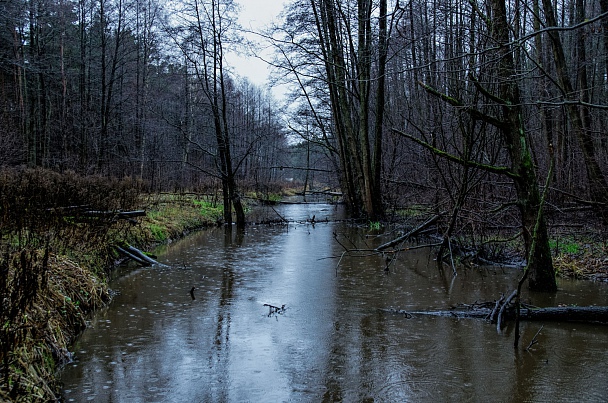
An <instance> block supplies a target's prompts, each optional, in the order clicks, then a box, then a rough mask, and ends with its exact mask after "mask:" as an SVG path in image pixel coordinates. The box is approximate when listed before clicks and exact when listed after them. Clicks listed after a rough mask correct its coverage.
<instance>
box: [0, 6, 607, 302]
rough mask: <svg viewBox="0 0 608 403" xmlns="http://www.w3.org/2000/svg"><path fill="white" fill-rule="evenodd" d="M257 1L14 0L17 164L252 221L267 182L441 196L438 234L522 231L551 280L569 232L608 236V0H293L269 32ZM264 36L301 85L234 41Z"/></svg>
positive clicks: (471, 245) (490, 237)
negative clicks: (233, 57)
mask: <svg viewBox="0 0 608 403" xmlns="http://www.w3.org/2000/svg"><path fill="white" fill-rule="evenodd" d="M239 12H240V7H239V3H238V2H236V1H233V0H180V1H176V2H165V1H162V0H56V1H48V0H6V1H2V2H0V28H1V29H0V105H1V106H0V166H1V167H2V168H3V169H4V170H7V171H9V170H13V171H14V170H17V171H18V172H19V170H21V171H23V172H26V171H25V170H26V169H44V170H48V171H53V172H58V173H63V174H67V175H68V177H75V178H78V181H83V180H84V179H82V178H86V177H89V178H93V177H95V178H107V179H110V178H114V179H117V180H123V179H124V178H128V180H129V181H132V182H128V183H137V189H138V191H139V190H142V191H144V190H145V192H149V193H154V192H156V193H160V192H176V193H179V192H192V193H196V194H201V195H203V194H215V195H218V198H219V199H220V200H221V201H222V203H221V206H222V208H223V210H222V220H223V222H225V223H231V222H236V224H237V225H238V226H240V227H243V226H245V223H246V216H245V212H246V211H245V210H246V207H244V202H243V198H244V197H245V196H246V195H247V194H250V193H255V194H257V195H265V197H266V198H268V195H269V194H270V193H278V192H280V190H281V189H285V188H298V189H299V191H301V192H304V193H306V192H321V191H322V192H332V194H338V193H339V194H341V197H342V198H341V201H342V202H343V203H344V204H345V205H346V206H347V209H348V212H349V215H350V217H352V218H354V219H360V220H363V221H367V222H379V221H390V220H395V219H397V218H399V217H402V216H403V214H405V212H407V211H414V210H423V211H425V212H427V213H428V214H429V217H431V216H435V217H438V218H440V220H439V224H437V228H438V229H439V233H440V236H441V239H442V242H441V245H440V252H439V255H441V254H442V252H441V251H446V250H448V249H449V251H450V253H452V251H453V250H456V249H458V248H460V250H461V251H463V253H464V251H466V250H471V249H474V250H476V252H475V253H476V254H478V255H479V256H480V257H484V258H486V259H488V260H491V259H492V258H493V257H495V256H497V255H498V254H500V252H501V251H503V250H504V248H506V247H508V245H510V243H512V242H517V243H519V244H521V257H522V260H524V261H526V262H527V266H526V267H527V270H526V276H527V279H528V281H529V286H530V288H531V289H535V290H539V291H549V292H554V291H556V289H557V288H556V282H555V268H554V264H553V258H552V249H551V248H552V244H551V240H550V238H551V235H552V234H555V233H556V232H558V231H562V230H568V231H569V230H572V229H574V230H577V231H578V230H580V231H582V230H584V229H593V230H595V232H594V234H596V235H595V236H596V239H594V240H595V241H597V242H600V243H603V244H604V245H605V243H606V238H605V235H603V238H601V239H599V238H597V234H602V233H603V231H602V229H605V225H606V224H608V182H607V181H608V180H607V176H608V135H607V133H606V126H607V125H608V104H607V102H606V101H607V99H608V1H606V0H586V1H585V0H554V1H552V0H485V1H481V0H432V1H421V0H409V1H402V0H390V1H389V0H357V1H354V0H344V1H339V0H309V1H304V2H303V1H295V0H292V1H289V2H287V3H286V6H285V8H284V10H283V12H282V13H281V15H280V18H279V19H277V20H275V21H274V22H273V23H272V24H270V25H268V26H266V27H265V28H264V29H263V30H260V31H258V32H251V31H249V30H248V29H247V28H246V27H242V26H239V24H238V16H239ZM262 49H266V50H268V49H270V50H271V54H272V56H271V57H269V58H268V57H265V61H266V62H267V63H268V64H269V65H270V66H271V67H272V71H273V73H272V80H271V82H269V85H268V86H269V87H270V86H272V85H282V86H285V88H288V91H287V95H286V97H285V99H280V100H277V99H275V98H273V96H272V93H271V91H269V88H261V87H259V86H256V85H254V84H252V83H251V82H249V81H248V80H247V79H245V78H242V77H241V76H239V74H238V72H237V71H236V66H232V65H230V63H229V60H230V59H229V57H227V55H228V54H229V53H235V54H251V55H256V54H257V55H261V54H262V53H261V50H262ZM265 54H266V53H265ZM260 57H261V56H260ZM13 171H11V172H13ZM6 175H8V176H11V175H12V174H5V178H6V177H8V176H6ZM70 175H71V176H70ZM93 182H94V181H93ZM57 183H61V184H62V186H68V185H66V184H65V182H61V181H58V182H57ZM87 183H88V182H87ZM87 186H90V185H87ZM104 186H105V185H104ZM120 186H121V187H120V189H122V190H121V191H126V190H124V186H126V187H128V186H129V185H120ZM6 189H10V188H8V187H7V188H6ZM62 194H63V193H62ZM66 197H67V196H66ZM130 197H131V196H130ZM67 198H68V199H69V197H67ZM67 202H68V201H67V199H66V203H67ZM52 207H53V208H57V207H58V206H52ZM64 207H68V206H64ZM2 211H3V214H4V213H6V214H4V215H5V216H8V214H9V213H8V212H10V209H7V208H6V206H4V207H3V210H2ZM5 218H6V217H5ZM3 222H4V221H3ZM434 222H435V221H434ZM505 245H507V246H505ZM45 259H46V257H45Z"/></svg>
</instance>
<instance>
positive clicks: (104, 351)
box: [60, 205, 608, 403]
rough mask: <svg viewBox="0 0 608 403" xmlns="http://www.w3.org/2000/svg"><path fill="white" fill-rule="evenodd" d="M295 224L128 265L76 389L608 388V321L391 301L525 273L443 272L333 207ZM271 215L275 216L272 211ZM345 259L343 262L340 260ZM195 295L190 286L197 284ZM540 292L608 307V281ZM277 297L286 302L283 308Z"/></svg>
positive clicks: (187, 394)
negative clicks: (484, 316)
mask: <svg viewBox="0 0 608 403" xmlns="http://www.w3.org/2000/svg"><path fill="white" fill-rule="evenodd" d="M275 209H277V211H278V212H279V213H280V214H281V215H282V216H284V217H287V218H289V219H290V220H292V221H294V222H293V223H292V224H290V225H289V226H250V227H248V228H247V229H246V231H245V233H244V234H237V233H236V230H234V232H233V233H232V234H231V235H230V234H226V232H225V230H224V229H222V228H216V229H211V230H206V231H202V232H199V233H197V234H194V235H192V236H189V237H188V238H186V239H184V240H181V241H179V242H175V243H173V244H170V245H169V246H166V247H164V248H163V249H162V250H161V251H159V261H161V262H163V263H165V264H168V265H170V266H171V268H160V267H152V268H133V267H125V268H121V269H120V270H119V271H118V272H117V276H116V278H115V279H114V280H113V281H112V283H111V287H112V288H113V289H114V290H116V291H118V292H119V295H118V296H116V298H115V299H114V301H113V302H112V304H111V305H110V306H109V307H108V308H107V309H105V310H103V311H100V312H99V313H98V314H97V315H96V316H95V318H94V319H92V321H91V326H90V328H89V329H87V330H86V331H85V332H84V334H83V335H82V337H81V338H80V339H79V340H78V342H77V343H76V345H75V346H73V349H72V351H73V352H74V362H73V363H71V364H69V365H68V366H66V367H65V368H64V369H63V371H62V372H61V373H60V380H61V381H62V382H63V385H64V389H63V398H64V400H65V401H68V402H72V401H74V402H85V401H95V402H146V403H148V402H322V401H324V402H334V401H343V402H372V401H373V402H465V401H466V402H526V401H530V402H574V401H576V402H580V401H588V402H592V401H598V402H599V401H607V400H608V386H607V385H608V327H602V326H590V325H582V324H566V323H545V324H544V328H543V330H542V331H541V333H540V335H539V337H538V341H539V342H538V344H536V345H534V346H533V347H532V349H531V351H529V352H524V351H523V347H525V346H527V345H528V343H530V341H531V340H532V338H533V337H534V335H535V334H536V332H537V331H538V329H539V328H540V326H541V323H524V325H523V334H522V343H521V344H523V347H522V348H520V349H519V351H515V350H514V349H513V347H512V344H513V329H512V327H507V328H506V329H504V330H503V331H502V332H501V333H498V332H497V330H496V328H495V326H494V325H490V324H488V323H486V322H485V321H483V320H475V319H454V318H441V317H416V318H411V319H406V318H404V317H402V316H394V315H388V314H382V313H379V312H378V308H388V307H394V308H399V309H407V310H424V309H442V308H446V307H448V306H450V305H456V304H458V303H472V302H475V301H483V300H495V299H497V298H498V297H499V296H500V294H501V293H508V292H510V291H511V290H512V289H513V288H514V286H515V284H516V281H517V277H518V276H519V275H520V272H519V271H518V270H515V269H502V268H498V267H491V268H475V269H460V271H459V274H458V276H456V277H453V276H452V273H451V270H445V271H444V272H440V271H438V269H437V267H436V265H435V263H434V261H433V260H432V256H431V254H430V253H429V251H428V250H425V249H420V250H414V251H410V252H403V253H401V254H400V256H399V259H398V261H397V263H396V265H395V266H393V267H391V271H390V273H389V274H387V273H386V272H385V271H384V267H385V263H384V260H383V258H382V257H379V256H364V257H361V256H359V257H344V258H343V259H342V260H341V261H340V262H339V259H338V257H339V256H340V255H341V253H342V252H343V247H342V246H340V244H339V243H338V242H336V241H335V239H334V233H335V234H337V237H338V239H339V240H340V243H342V244H343V245H345V246H347V247H352V246H353V245H356V246H357V247H359V248H371V247H374V246H377V245H379V244H380V243H382V242H384V241H386V240H388V239H390V237H391V236H390V235H387V236H386V237H384V238H374V237H369V236H368V235H369V233H368V231H367V230H366V229H353V228H350V227H348V226H346V225H345V224H344V223H338V222H329V223H325V222H318V223H317V224H315V225H314V226H313V225H311V224H307V223H305V222H304V221H305V220H306V219H307V218H310V217H312V216H313V215H315V218H316V220H317V221H322V220H324V219H325V218H329V219H333V218H335V217H336V216H339V212H338V211H337V210H336V207H334V206H330V205H283V206H278V207H275ZM264 214H267V215H268V218H276V214H275V213H274V212H273V211H272V210H270V209H269V210H268V211H266V212H265V213H264ZM338 263H340V264H339V265H338ZM192 287H196V289H195V291H194V296H195V299H192V298H191V295H190V289H191V288H192ZM559 287H560V291H559V292H558V293H557V294H556V295H554V296H547V295H527V296H526V298H527V299H529V300H530V301H531V302H532V303H534V304H536V305H540V306H549V305H556V304H577V305H608V286H607V285H606V284H595V283H591V282H577V281H565V280H561V281H560V283H559ZM264 304H270V305H274V306H277V307H282V306H283V305H284V310H281V311H279V312H271V311H270V309H269V307H267V306H265V305H264Z"/></svg>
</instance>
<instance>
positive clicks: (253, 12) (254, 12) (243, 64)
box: [228, 0, 287, 96]
mask: <svg viewBox="0 0 608 403" xmlns="http://www.w3.org/2000/svg"><path fill="white" fill-rule="evenodd" d="M237 2H238V3H240V5H241V11H240V14H239V23H240V25H241V26H242V27H243V29H251V30H254V31H255V30H259V29H261V28H263V27H265V26H267V25H269V24H270V23H271V22H272V21H273V20H275V19H276V18H277V16H278V15H279V13H280V12H281V11H282V10H283V5H284V4H285V3H286V2H287V0H237ZM228 62H229V63H230V65H231V66H232V67H233V68H234V69H235V72H236V73H237V74H238V75H239V76H241V77H247V78H248V79H249V81H250V82H252V83H253V84H255V85H257V86H265V85H266V80H267V78H268V75H269V72H270V71H269V69H268V66H267V65H266V63H264V62H263V61H261V60H260V59H258V58H255V57H249V58H247V57H244V56H236V55H230V56H229V57H228ZM273 93H275V96H280V93H277V92H276V91H273Z"/></svg>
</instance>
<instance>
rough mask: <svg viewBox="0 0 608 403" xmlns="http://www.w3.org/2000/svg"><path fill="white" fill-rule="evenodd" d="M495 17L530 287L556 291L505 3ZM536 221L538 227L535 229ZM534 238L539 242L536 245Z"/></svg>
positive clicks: (495, 6)
mask: <svg viewBox="0 0 608 403" xmlns="http://www.w3.org/2000/svg"><path fill="white" fill-rule="evenodd" d="M491 7H492V14H493V16H494V18H493V27H492V38H493V39H494V41H495V45H496V46H497V47H498V50H497V53H498V54H497V57H498V58H499V63H498V71H497V73H498V77H497V78H498V81H499V85H498V92H499V98H500V100H502V115H503V116H502V124H501V125H500V130H501V132H502V134H503V136H504V138H505V142H506V146H507V150H508V153H509V157H510V158H511V164H512V166H511V170H512V172H513V173H514V174H515V175H514V177H513V181H514V184H515V190H516V193H517V205H518V207H519V211H520V214H521V221H522V231H523V238H524V243H525V247H526V256H527V257H528V259H530V262H529V263H530V265H529V269H528V270H529V286H530V289H532V290H536V291H552V292H554V291H557V284H556V282H555V269H554V268H553V260H552V258H551V250H550V247H549V237H548V234H547V227H546V224H545V219H544V217H543V215H542V212H540V215H539V209H542V206H541V194H540V191H539V188H538V182H537V178H536V172H535V169H534V165H533V162H532V156H531V152H530V146H529V144H528V140H527V138H526V133H525V129H524V123H523V121H522V113H523V111H522V108H521V102H520V94H519V87H518V85H517V82H516V81H515V77H516V71H515V65H514V60H513V53H512V49H511V47H510V46H509V45H508V43H509V42H510V40H509V25H508V22H507V12H506V7H505V1H504V0H492V2H491ZM537 218H538V219H539V225H538V228H537V231H536V233H534V228H535V225H536V221H537ZM533 237H536V240H535V241H534V242H533Z"/></svg>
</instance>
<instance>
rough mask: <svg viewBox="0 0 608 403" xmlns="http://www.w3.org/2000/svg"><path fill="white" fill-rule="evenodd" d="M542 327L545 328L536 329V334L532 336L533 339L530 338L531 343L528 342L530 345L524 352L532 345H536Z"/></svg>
mask: <svg viewBox="0 0 608 403" xmlns="http://www.w3.org/2000/svg"><path fill="white" fill-rule="evenodd" d="M543 327H545V325H542V326H541V327H540V329H538V332H536V334H535V335H534V337H532V341H530V344H528V347H526V349H525V350H524V351H528V350H530V347H532V346H533V345H535V344H536V343H538V339H537V337H538V335H539V334H540V331H541V330H543Z"/></svg>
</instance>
